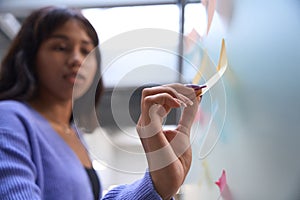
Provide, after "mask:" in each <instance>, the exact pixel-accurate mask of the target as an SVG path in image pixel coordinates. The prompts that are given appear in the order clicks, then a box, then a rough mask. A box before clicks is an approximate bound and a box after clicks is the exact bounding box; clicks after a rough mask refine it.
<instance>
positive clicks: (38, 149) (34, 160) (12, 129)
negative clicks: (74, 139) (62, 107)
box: [0, 100, 161, 200]
mask: <svg viewBox="0 0 300 200" xmlns="http://www.w3.org/2000/svg"><path fill="white" fill-rule="evenodd" d="M0 196H1V199H2V200H6V199H7V200H8V199H14V200H18V199H22V200H24V199H28V200H29V199H30V200H36V199H43V200H53V199H57V200H92V199H93V193H92V188H91V185H90V182H89V178H88V176H87V173H86V171H85V169H84V167H83V165H82V164H81V163H80V161H79V159H78V158H77V156H76V155H75V154H74V153H73V151H72V150H71V149H70V148H69V146H68V145H67V144H66V143H65V142H64V140H63V139H62V138H61V137H60V136H59V135H58V134H57V133H55V132H54V130H53V129H52V128H51V126H50V124H49V123H48V122H47V121H46V120H45V118H43V117H42V116H41V115H40V114H39V113H37V112H36V111H35V110H33V109H32V108H31V107H30V106H28V105H27V104H25V103H21V102H18V101H12V100H8V101H0ZM100 196H101V195H100ZM104 199H114V200H118V199H120V200H121V199H122V200H126V199H127V200H129V199H132V200H133V199H134V200H156V199H157V200H160V199H161V197H160V196H159V195H158V193H157V192H156V191H155V189H154V186H153V183H152V180H151V177H150V174H149V172H146V173H145V175H144V177H143V178H141V179H140V180H138V181H136V182H134V183H132V184H128V185H121V186H118V187H116V188H114V189H113V190H111V191H109V192H108V193H107V194H106V195H105V196H104V197H103V200H104Z"/></svg>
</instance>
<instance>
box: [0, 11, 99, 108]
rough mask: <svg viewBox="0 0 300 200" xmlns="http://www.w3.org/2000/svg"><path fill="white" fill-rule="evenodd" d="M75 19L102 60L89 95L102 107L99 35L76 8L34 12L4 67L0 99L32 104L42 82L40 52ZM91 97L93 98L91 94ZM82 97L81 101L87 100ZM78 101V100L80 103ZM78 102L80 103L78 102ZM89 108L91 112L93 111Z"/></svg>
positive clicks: (14, 44) (2, 67)
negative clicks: (37, 65)
mask: <svg viewBox="0 0 300 200" xmlns="http://www.w3.org/2000/svg"><path fill="white" fill-rule="evenodd" d="M70 19H75V20H77V21H78V22H80V23H81V24H82V25H83V27H84V29H85V31H86V33H87V34H88V36H89V37H90V38H91V40H92V42H93V44H94V46H95V47H96V56H97V61H98V66H99V67H98V69H97V75H96V76H95V80H96V81H94V83H93V85H92V86H91V87H90V91H87V94H88V93H91V92H94V94H95V95H94V97H95V99H94V100H95V102H96V103H95V104H93V105H98V103H99V100H100V96H101V94H102V92H103V81H102V79H101V69H100V63H101V59H100V50H99V48H98V45H99V39H98V35H97V32H96V31H95V29H94V27H93V26H92V25H91V24H90V22H89V21H88V20H87V19H86V18H85V17H84V16H83V15H82V13H81V12H80V10H78V9H75V8H66V7H55V6H48V7H44V8H40V9H38V10H35V11H33V12H32V13H31V14H30V15H29V16H28V17H27V18H26V19H25V21H24V22H23V23H22V27H21V29H20V31H19V32H18V34H17V36H16V37H15V38H14V40H13V41H12V44H11V46H10V48H9V49H8V51H7V54H6V55H5V56H4V58H3V60H2V63H1V68H0V100H8V99H11V100H19V101H28V100H30V99H31V98H33V97H34V96H35V95H36V94H37V84H38V79H37V76H36V72H35V70H36V69H35V60H36V55H37V51H38V49H39V47H40V45H41V44H42V42H43V41H45V40H46V39H48V38H49V37H50V36H51V34H52V33H53V32H54V31H55V30H57V29H58V28H60V27H61V26H62V25H63V24H64V23H65V22H67V21H68V20H70ZM87 96H88V97H90V95H87ZM84 98H87V97H85V96H82V97H81V98H79V99H78V101H83V102H84V101H86V100H84ZM76 101H77V100H76ZM75 103H76V102H75ZM85 109H86V112H88V110H89V109H93V108H92V107H91V108H89V109H87V108H86V107H85Z"/></svg>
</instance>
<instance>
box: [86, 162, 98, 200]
mask: <svg viewBox="0 0 300 200" xmlns="http://www.w3.org/2000/svg"><path fill="white" fill-rule="evenodd" d="M85 170H86V172H87V174H88V176H89V178H90V181H91V185H92V189H93V193H94V199H95V200H99V199H100V194H101V193H102V191H101V186H100V181H99V177H98V175H97V172H96V171H95V169H94V168H93V167H92V168H86V167H85Z"/></svg>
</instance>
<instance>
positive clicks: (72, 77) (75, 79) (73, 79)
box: [64, 73, 85, 85]
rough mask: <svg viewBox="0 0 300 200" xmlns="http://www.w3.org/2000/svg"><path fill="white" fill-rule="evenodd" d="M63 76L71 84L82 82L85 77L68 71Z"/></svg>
mask: <svg viewBox="0 0 300 200" xmlns="http://www.w3.org/2000/svg"><path fill="white" fill-rule="evenodd" d="M64 78H65V79H66V80H67V81H68V82H69V83H71V84H73V85H74V84H81V83H83V82H84V80H85V78H84V76H83V75H81V74H77V73H70V74H67V75H65V76H64Z"/></svg>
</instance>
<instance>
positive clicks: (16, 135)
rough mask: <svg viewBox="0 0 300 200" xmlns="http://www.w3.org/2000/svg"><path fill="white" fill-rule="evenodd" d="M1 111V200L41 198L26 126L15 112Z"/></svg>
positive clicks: (33, 199) (34, 199)
mask: <svg viewBox="0 0 300 200" xmlns="http://www.w3.org/2000/svg"><path fill="white" fill-rule="evenodd" d="M0 112H1V116H0V196H1V199H2V200H8V199H14V200H19V199H20V200H21V199H22V200H24V199H25V200H27V199H28V200H29V199H30V200H37V199H41V197H40V193H41V192H40V189H39V187H38V186H37V184H36V180H37V175H36V174H37V173H36V168H35V165H34V163H33V161H32V152H31V148H30V141H29V139H28V137H27V134H28V133H27V130H26V127H24V124H23V123H22V121H21V120H20V119H19V118H18V116H16V115H15V114H14V113H11V112H7V110H5V109H4V110H3V109H1V108H0Z"/></svg>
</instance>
